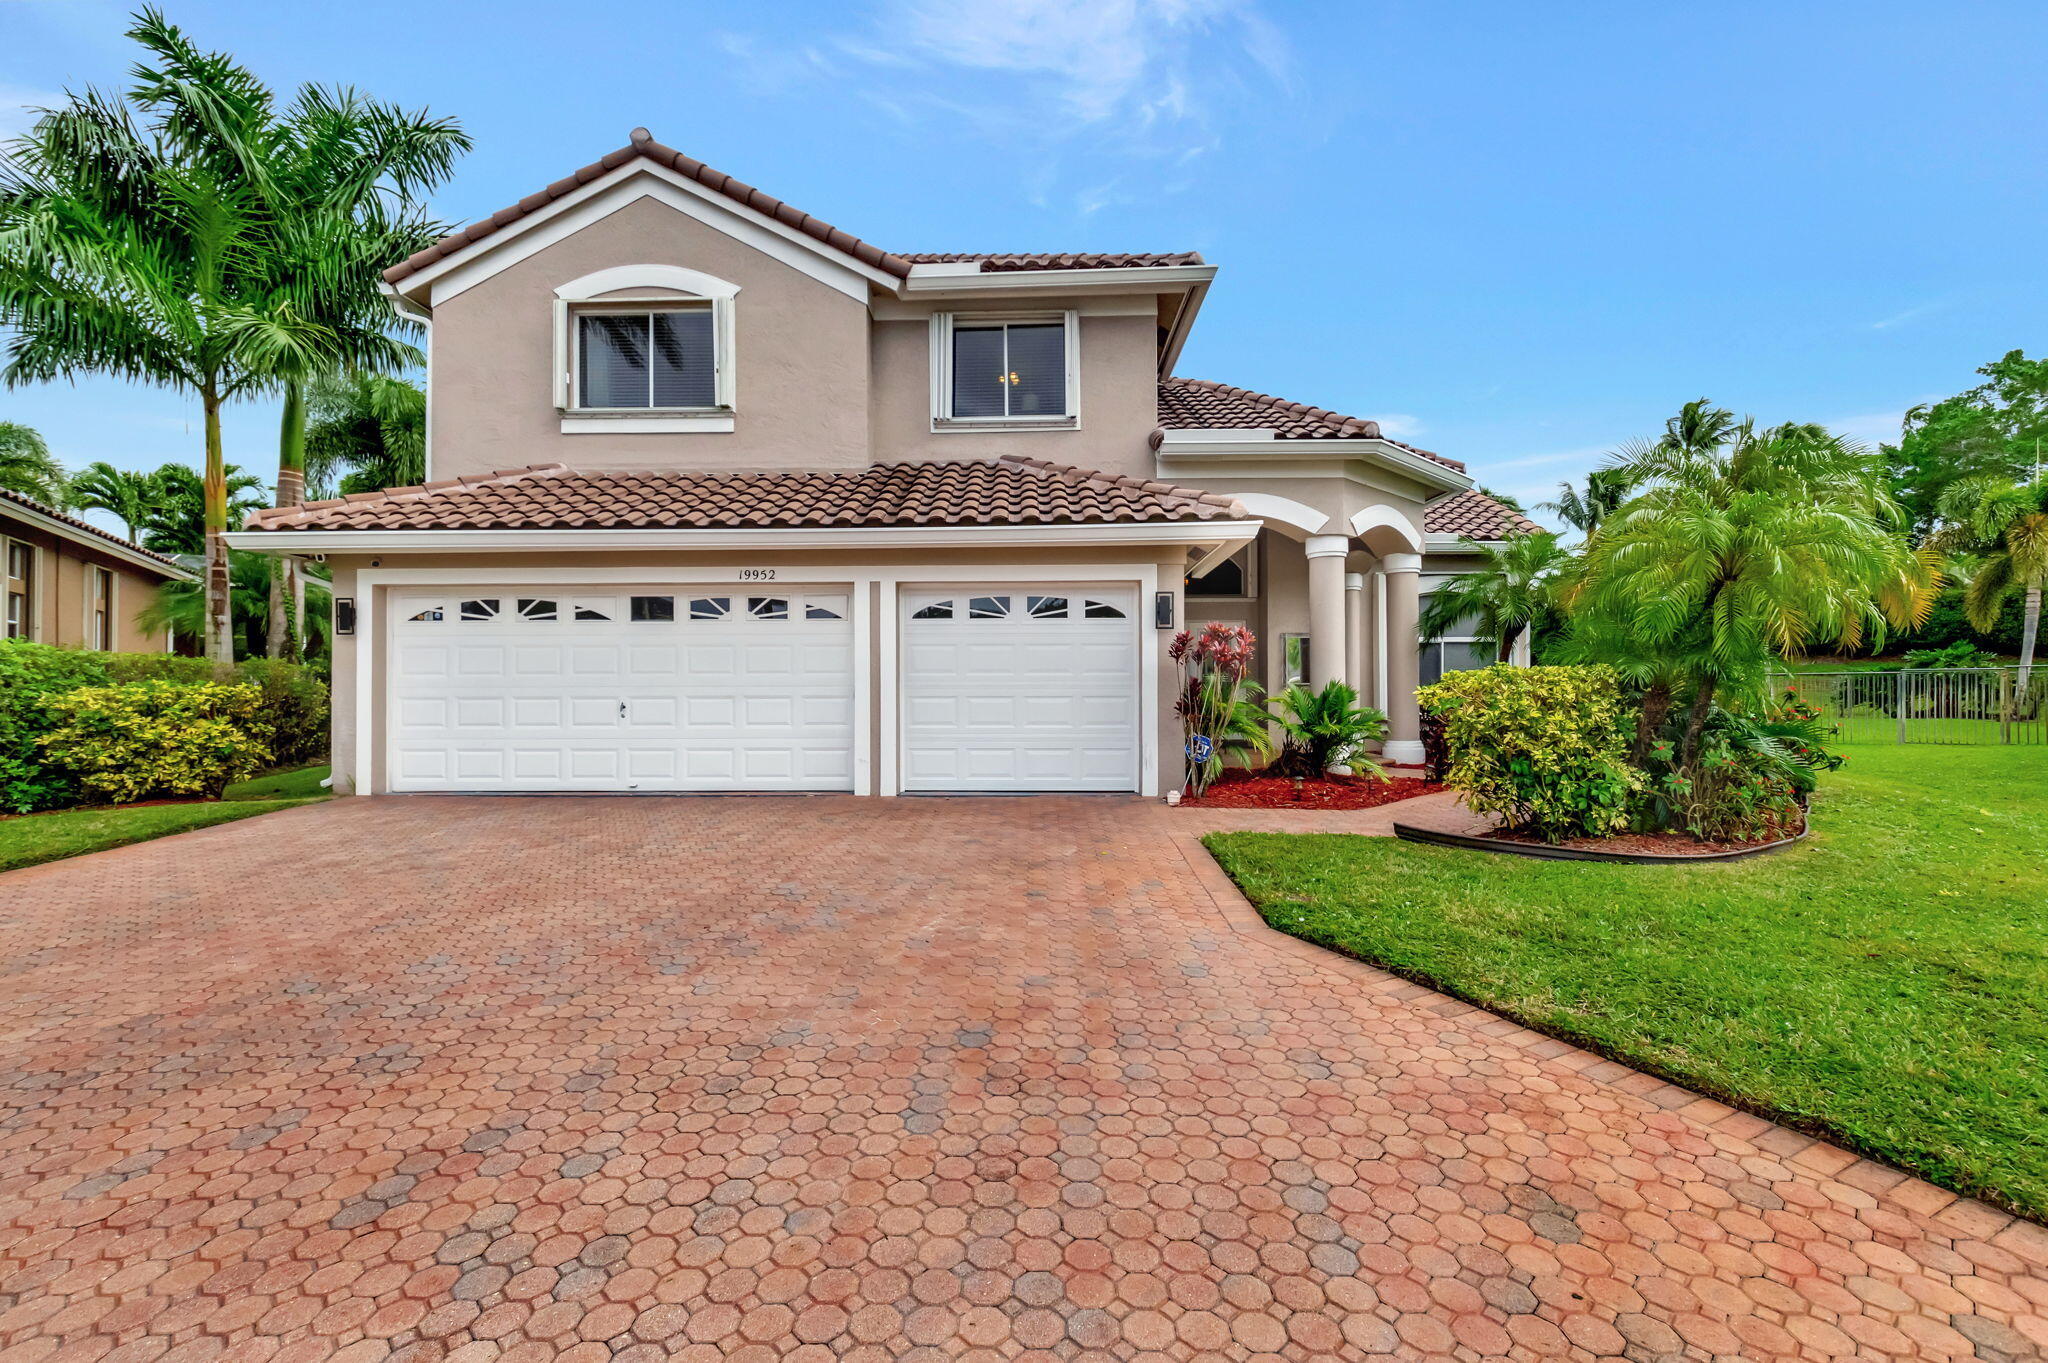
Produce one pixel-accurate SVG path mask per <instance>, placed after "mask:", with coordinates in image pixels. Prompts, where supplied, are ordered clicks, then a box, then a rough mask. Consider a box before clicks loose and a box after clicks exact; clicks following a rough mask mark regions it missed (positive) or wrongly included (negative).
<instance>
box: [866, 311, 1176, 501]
mask: <svg viewBox="0 0 2048 1363" xmlns="http://www.w3.org/2000/svg"><path fill="white" fill-rule="evenodd" d="M1111 301H1112V302H1115V301H1122V302H1126V303H1130V302H1132V301H1133V300H1111ZM1074 303H1075V300H1072V299H1058V298H1054V299H1033V300H1031V301H1030V302H1029V303H1023V304H1019V303H1010V304H1005V303H1003V302H1002V301H1001V300H991V301H982V302H977V303H955V304H949V305H948V306H949V307H951V308H952V309H953V311H954V312H955V314H956V315H957V316H960V317H963V318H964V317H967V316H970V315H971V314H973V313H975V312H981V313H985V314H993V313H1013V312H1016V311H1018V310H1020V309H1024V310H1028V311H1031V312H1040V311H1055V310H1063V309H1065V308H1067V307H1070V306H1073V305H1074ZM1078 321H1079V326H1080V386H1081V407H1080V422H1079V424H1078V425H1076V426H1075V427H1073V428H1072V429H1047V430H1021V431H1019V430H1012V431H989V430H980V431H975V430H957V429H955V430H939V431H934V430H933V429H932V376H931V375H932V364H931V330H932V329H931V321H930V319H929V318H928V317H924V318H916V319H913V320H907V321H880V322H876V323H875V349H874V408H873V419H872V429H871V440H872V444H873V449H874V457H875V458H876V459H877V460H928V459H994V458H997V457H999V456H1001V455H1006V454H1017V455H1025V456H1028V457H1030V458H1033V459H1049V460H1051V461H1053V462H1054V463H1059V464H1074V465H1077V466H1079V467H1081V468H1085V469H1097V470H1100V471H1101V472H1104V473H1122V474H1129V475H1132V476H1134V477H1139V478H1150V477H1151V476H1152V450H1151V447H1150V445H1148V444H1147V443H1146V440H1147V437H1148V436H1150V435H1151V433H1152V431H1153V429H1154V428H1155V427H1157V426H1158V424H1159V411H1158V364H1159V359H1158V338H1157V324H1156V322H1155V321H1154V320H1153V319H1152V318H1151V317H1149V316H1116V315H1109V316H1103V315H1089V314H1084V315H1082V316H1081V317H1080V318H1079V319H1078Z"/></svg>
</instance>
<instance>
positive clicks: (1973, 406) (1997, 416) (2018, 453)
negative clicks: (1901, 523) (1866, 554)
mask: <svg viewBox="0 0 2048 1363" xmlns="http://www.w3.org/2000/svg"><path fill="white" fill-rule="evenodd" d="M1977 372H1978V373H1979V374H1982V375H1983V376H1984V379H1985V382H1983V383H1981V384H1979V385H1977V386H1976V387H1975V388H1972V389H1970V390H1969V391H1968V392H1965V393H1958V394H1957V395H1956V396H1954V397H1952V398H1944V399H1943V400H1942V401H1940V402H1935V403H1929V404H1925V405H1923V406H1919V407H1915V408H1913V409H1912V410H1911V411H1909V412H1907V413H1906V421H1905V430H1904V432H1903V433H1902V434H1901V436H1900V439H1899V443H1898V444H1896V445H1886V446H1884V447H1883V452H1884V459H1885V468H1886V477H1887V481H1888V482H1889V484H1890V487H1891V492H1892V496H1893V497H1894V498H1895V499H1896V500H1897V501H1898V503H1899V505H1900V506H1901V507H1902V508H1904V511H1905V514H1906V518H1907V523H1908V525H1909V526H1910V528H1911V529H1912V531H1913V533H1914V534H1915V535H1917V536H1920V537H1922V538H1925V537H1926V536H1928V535H1930V534H1932V533H1934V532H1935V531H1936V529H1937V528H1938V527H1939V523H1940V521H1941V519H1942V512H1941V500H1942V497H1943V496H1944V495H1945V494H1946V493H1947V492H1948V490H1949V489H1950V488H1951V487H1953V486H1955V485H1956V484H1958V483H1964V482H1969V481H1973V480H1977V481H1982V480H1987V479H1988V480H1990V481H1991V482H1994V483H2003V484H2006V485H2008V486H2011V485H2014V484H2018V483H2023V482H2026V481H2028V480H2029V479H2031V478H2033V477H2036V476H2037V475H2038V474H2039V473H2040V472H2041V470H2042V469H2043V468H2044V467H2048V359H2042V360H2030V359H2028V358H2027V357H2026V354H2025V353H2024V352H2022V351H2018V350H2013V351H2008V352H2007V353H2006V354H2005V355H2004V356H2003V357H2001V358H1999V359H1997V360H1994V361H1992V362H1991V363H1990V364H1987V365H1985V366H1984V367H1983V368H1982V369H1979V370H1978V371H1977Z"/></svg>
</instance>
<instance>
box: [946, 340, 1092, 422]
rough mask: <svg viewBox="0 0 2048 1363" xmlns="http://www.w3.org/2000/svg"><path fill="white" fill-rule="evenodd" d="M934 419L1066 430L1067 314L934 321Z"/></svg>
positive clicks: (1072, 372) (1071, 378) (1070, 348)
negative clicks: (1054, 427) (1054, 426)
mask: <svg viewBox="0 0 2048 1363" xmlns="http://www.w3.org/2000/svg"><path fill="white" fill-rule="evenodd" d="M935 328H936V330H935V335H934V354H935V357H936V359H937V364H936V365H935V368H936V370H937V374H936V376H935V378H936V382H935V384H934V387H933V397H934V403H933V409H934V410H933V413H932V416H933V420H934V421H935V422H937V423H940V424H945V423H960V424H962V425H967V426H972V425H976V424H980V425H1057V426H1067V425H1072V424H1073V422H1074V419H1075V417H1076V416H1077V415H1078V414H1079V409H1078V403H1077V401H1076V398H1077V394H1076V391H1075V390H1076V388H1077V387H1078V384H1077V383H1076V365H1075V359H1076V356H1075V349H1076V346H1075V337H1076V334H1077V332H1076V324H1075V319H1074V315H1073V314H1072V313H1055V314H1050V315H1046V316H1039V317H1025V318H1014V319H1011V318H1003V319H994V318H990V319H984V318H979V317H968V316H953V315H944V314H942V315H940V316H939V317H938V318H937V319H935Z"/></svg>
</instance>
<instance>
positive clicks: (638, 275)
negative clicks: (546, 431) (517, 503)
mask: <svg viewBox="0 0 2048 1363" xmlns="http://www.w3.org/2000/svg"><path fill="white" fill-rule="evenodd" d="M739 291H740V286H739V285H737V284H734V283H732V282H730V281H728V280H724V279H719V278H717V277H716V276H714V275H708V274H705V273H704V272H703V271H701V270H690V269H685V268H684V267H682V266H680V265H615V266H613V267H611V268H610V269H605V270H598V271H596V272H595V273H593V274H587V275H584V276H583V277H581V278H580V279H572V280H570V281H569V282H568V283H566V284H563V285H560V286H559V287H557V288H556V289H555V297H554V332H555V344H554V366H555V384H554V402H555V410H556V412H558V413H559V414H560V416H561V419H562V433H563V434H564V435H594V434H600V433H604V432H618V431H628V432H639V433H645V434H670V435H681V434H689V433H695V432H707V433H719V432H726V431H730V430H732V429H733V413H734V411H735V410H736V408H737V407H738V405H739V376H738V364H737V362H736V360H737V346H736V344H735V342H736V339H737V328H736V326H735V318H734V313H735V311H736V307H735V299H736V298H737V297H738V295H739ZM706 304H709V305H710V308H711V347H712V366H713V370H712V373H713V382H712V387H713V402H712V405H711V406H709V407H584V406H582V405H580V404H581V401H582V399H581V395H580V394H579V393H578V392H577V373H578V369H579V365H578V355H577V348H578V338H579V334H580V332H581V331H582V328H581V327H580V326H578V325H577V321H576V319H577V317H578V316H579V315H581V314H583V313H590V312H611V313H650V312H671V311H674V312H684V311H695V310H696V309H698V308H701V307H703V306H705V305H706Z"/></svg>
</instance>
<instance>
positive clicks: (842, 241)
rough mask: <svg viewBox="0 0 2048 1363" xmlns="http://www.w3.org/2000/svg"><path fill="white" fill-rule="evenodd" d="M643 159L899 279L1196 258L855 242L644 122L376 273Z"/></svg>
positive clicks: (389, 276)
mask: <svg viewBox="0 0 2048 1363" xmlns="http://www.w3.org/2000/svg"><path fill="white" fill-rule="evenodd" d="M643 156H644V157H646V158H647V159H648V160H650V161H652V162H654V163H655V164H656V165H660V166H666V167H668V168H669V169H671V170H676V171H680V172H682V173H683V174H684V175H687V176H689V177H690V178H691V179H692V180H695V181H696V182H697V183H698V184H700V185H703V186H704V187H705V188H706V189H710V190H713V191H715V192H717V193H719V194H723V195H725V196H726V197H727V198H728V199H732V200H734V201H736V202H738V203H742V204H745V205H746V206H747V207H749V208H751V209H753V210H754V211H755V212H757V213H762V214H765V215H766V216H768V217H771V218H774V219H775V220H776V221H777V222H781V223H784V224H786V225H787V226H790V227H793V228H795V229H796V230H797V231H799V232H802V233H803V234H804V235H806V236H808V237H812V238H815V239H816V240H818V241H821V242H823V243H825V244H826V245H827V246H830V247H832V248H834V249H835V250H838V251H843V252H845V253H846V254H847V255H850V256H852V257H854V258H855V259H857V260H860V261H862V262H864V263H865V264H868V265H872V266H874V267H875V268H876V269H878V270H881V271H883V272H885V273H887V274H892V275H895V276H896V277H897V278H899V279H901V278H903V277H904V276H906V275H908V274H909V273H910V267H911V266H912V265H913V264H918V265H928V264H938V263H942V262H947V261H969V260H978V261H980V262H981V264H982V269H983V271H984V272H988V273H1002V272H1004V271H1015V270H1106V269H1115V268H1120V267H1125V266H1134V265H1200V264H1201V263H1202V257H1201V256H1200V255H1199V254H1197V253H1196V252H1193V251H1178V252H1171V253H1165V254H1144V253H1136V252H1130V253H1114V252H1095V253H1081V254H1074V255H1062V254H1057V253H1051V252H1047V253H1030V252H988V253H983V254H976V253H964V252H963V253H927V254H921V255H901V254H898V253H896V252H894V251H885V250H883V249H882V248H881V247H879V246H875V245H872V244H870V243H868V242H865V241H862V240H861V239H860V238H859V237H856V236H854V235H853V234H852V233H851V232H845V231H841V230H840V229H839V228H837V227H834V226H833V225H832V224H831V223H829V222H826V221H824V220H823V219H821V218H814V217H812V216H811V215H810V214H808V213H806V212H804V211H803V210H801V209H799V208H795V207H793V206H791V205H789V204H786V203H784V202H783V201H782V200H780V199H778V198H776V197H775V196H774V195H772V194H768V193H766V192H764V191H762V190H758V189H756V188H754V187H753V186H752V185H750V184H746V183H744V182H742V181H740V180H735V179H734V178H733V177H732V176H730V175H727V174H726V173H725V172H724V171H720V170H713V169H712V168H711V167H709V166H707V165H705V164H704V163H703V162H702V161H699V160H697V159H695V158H694V157H689V156H685V155H683V154H682V153H681V152H679V151H677V150H676V149H675V148H674V147H669V146H664V145H663V144H661V143H659V142H657V141H655V140H654V137H653V135H652V134H651V133H649V132H648V131H647V129H645V128H635V129H633V140H632V141H631V142H629V143H627V144H626V145H625V146H623V147H620V148H619V149H618V150H617V151H614V152H610V153H607V154H606V155H604V156H601V157H599V158H598V159H597V160H595V161H592V162H591V163H590V164H589V165H587V166H584V167H582V168H581V169H580V170H574V171H571V172H570V173H569V174H567V175H565V176H563V177H562V178H561V179H559V180H557V181H555V182H554V183H553V184H551V185H549V186H548V187H547V188H545V189H543V190H540V191H539V192H538V193H534V194H529V195H527V196H526V197H525V198H523V199H521V200H520V201H519V202H518V203H516V204H513V205H512V206H511V207H509V208H501V209H499V210H498V211H497V212H495V213H493V214H491V216H489V217H488V218H484V219H481V220H480V221H477V222H473V223H471V224H469V226H467V227H465V228H463V229H462V230H461V231H459V232H451V233H449V234H448V235H447V236H445V237H443V238H441V239H440V240H439V241H437V242H435V243H434V244H433V245H432V246H429V247H427V248H426V249H425V250H422V251H417V252H414V253H413V254H412V255H409V256H407V257H406V258H405V259H404V260H401V261H399V262H398V264H396V265H393V266H392V267H391V268H390V269H388V270H386V271H385V272H384V278H385V279H386V280H387V281H388V282H390V283H393V284H396V283H397V282H398V281H399V280H401V279H404V278H405V277H406V276H407V275H410V274H415V273H417V272H418V271H420V270H423V269H425V268H426V267H427V266H429V265H432V264H433V263H434V262H435V261H437V260H441V259H444V258H446V257H448V256H452V255H454V254H455V253H456V252H457V251H460V250H462V249H463V248H464V247H466V246H469V245H471V244H472V243H474V242H478V241H482V240H483V239H484V238H485V237H488V236H490V235H491V234H492V233H494V232H496V231H498V230H499V229H500V228H502V227H505V226H508V225H509V224H511V223H515V222H517V221H519V220H520V219H521V218H523V217H525V216H527V215H528V214H529V213H533V212H536V211H538V210H540V209H542V208H545V207H547V206H548V205H549V204H551V203H553V202H554V201H555V200H557V199H559V198H562V197H563V196H565V195H568V194H571V193H574V192H575V191H576V190H578V189H581V188H582V187H583V186H585V185H587V184H589V183H590V182H591V181H592V180H595V179H597V178H598V177H599V176H602V175H607V174H609V173H611V172H612V171H614V170H617V169H618V168H619V167H620V166H623V165H625V164H626V163H627V162H628V161H631V160H633V159H634V158H635V157H643Z"/></svg>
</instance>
